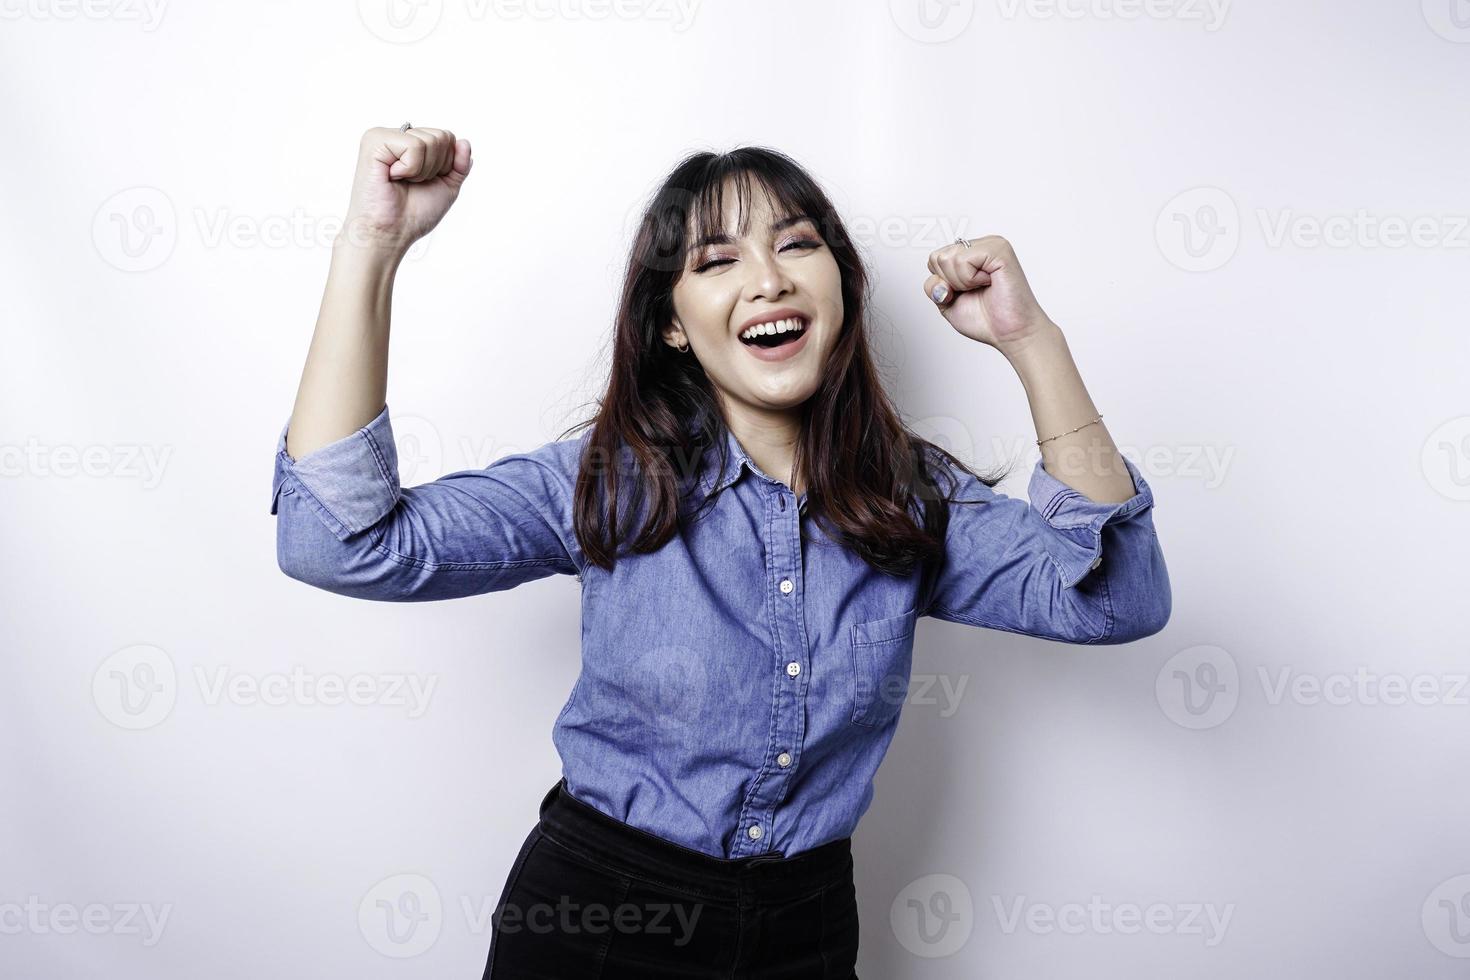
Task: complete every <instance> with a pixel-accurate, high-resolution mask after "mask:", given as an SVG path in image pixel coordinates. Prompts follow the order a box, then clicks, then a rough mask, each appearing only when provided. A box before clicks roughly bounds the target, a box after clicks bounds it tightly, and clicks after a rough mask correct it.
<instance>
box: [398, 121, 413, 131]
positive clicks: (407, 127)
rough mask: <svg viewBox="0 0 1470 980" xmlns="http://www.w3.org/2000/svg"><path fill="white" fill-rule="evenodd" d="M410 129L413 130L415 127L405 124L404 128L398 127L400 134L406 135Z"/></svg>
mask: <svg viewBox="0 0 1470 980" xmlns="http://www.w3.org/2000/svg"><path fill="white" fill-rule="evenodd" d="M410 129H413V125H412V124H411V123H404V124H403V125H402V126H399V127H398V131H399V132H400V133H406V132H408V131H409V130H410Z"/></svg>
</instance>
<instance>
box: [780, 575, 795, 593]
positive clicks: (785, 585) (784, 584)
mask: <svg viewBox="0 0 1470 980" xmlns="http://www.w3.org/2000/svg"><path fill="white" fill-rule="evenodd" d="M794 588H796V586H794V585H792V584H791V579H789V578H783V579H782V580H781V591H782V592H783V593H785V594H786V595H790V594H791V590H792V589H794Z"/></svg>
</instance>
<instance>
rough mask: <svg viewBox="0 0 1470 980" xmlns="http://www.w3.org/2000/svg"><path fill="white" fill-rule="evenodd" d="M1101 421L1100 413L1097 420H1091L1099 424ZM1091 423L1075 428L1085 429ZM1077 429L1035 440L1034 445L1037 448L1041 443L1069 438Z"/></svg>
mask: <svg viewBox="0 0 1470 980" xmlns="http://www.w3.org/2000/svg"><path fill="white" fill-rule="evenodd" d="M1101 421H1102V414H1101V413H1099V414H1098V416H1097V418H1095V419H1093V420H1092V422H1101ZM1092 422H1083V423H1082V424H1081V425H1079V426H1077V429H1085V428H1087V427H1088V426H1089V425H1091V424H1092ZM1077 429H1068V430H1067V431H1066V432H1061V433H1058V434H1057V435H1054V436H1047V437H1046V438H1045V439H1037V440H1036V444H1037V445H1038V446H1039V445H1041V444H1042V443H1043V442H1051V441H1052V440H1053V439H1060V438H1061V437H1062V436H1069V435H1071V434H1072V433H1074V432H1076V431H1077Z"/></svg>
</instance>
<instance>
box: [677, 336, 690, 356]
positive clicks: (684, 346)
mask: <svg viewBox="0 0 1470 980" xmlns="http://www.w3.org/2000/svg"><path fill="white" fill-rule="evenodd" d="M679 353H680V354H687V353H689V340H688V338H687V337H686V338H685V340H684V343H683V344H682V345H680V347H679Z"/></svg>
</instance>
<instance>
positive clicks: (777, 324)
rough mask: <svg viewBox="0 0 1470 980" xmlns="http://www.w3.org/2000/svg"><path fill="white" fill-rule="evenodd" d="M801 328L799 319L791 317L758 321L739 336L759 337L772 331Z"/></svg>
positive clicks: (783, 331)
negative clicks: (763, 321) (765, 321)
mask: <svg viewBox="0 0 1470 980" xmlns="http://www.w3.org/2000/svg"><path fill="white" fill-rule="evenodd" d="M799 329H801V320H800V319H798V318H796V317H791V318H789V319H786V320H775V321H773V322H771V323H758V324H756V325H755V326H753V327H751V328H750V329H749V330H747V331H745V332H744V333H742V334H741V335H740V336H741V338H743V339H749V338H752V337H761V336H765V335H768V334H773V333H789V332H790V331H792V330H799Z"/></svg>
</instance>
